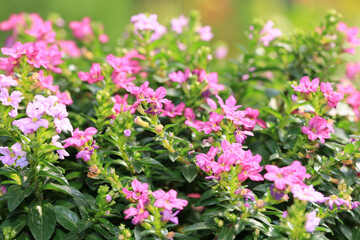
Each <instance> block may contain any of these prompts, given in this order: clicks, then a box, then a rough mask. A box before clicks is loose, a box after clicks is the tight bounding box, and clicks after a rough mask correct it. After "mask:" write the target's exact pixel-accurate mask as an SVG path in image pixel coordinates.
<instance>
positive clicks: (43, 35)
mask: <svg viewBox="0 0 360 240" xmlns="http://www.w3.org/2000/svg"><path fill="white" fill-rule="evenodd" d="M30 18H31V21H32V24H31V28H30V29H27V30H25V33H26V34H28V35H30V36H33V37H35V38H36V40H37V41H39V40H44V41H46V42H48V43H52V42H55V35H56V33H55V31H54V30H53V28H52V23H51V21H46V22H44V20H43V19H42V18H41V17H40V16H39V14H37V13H31V14H30Z"/></svg>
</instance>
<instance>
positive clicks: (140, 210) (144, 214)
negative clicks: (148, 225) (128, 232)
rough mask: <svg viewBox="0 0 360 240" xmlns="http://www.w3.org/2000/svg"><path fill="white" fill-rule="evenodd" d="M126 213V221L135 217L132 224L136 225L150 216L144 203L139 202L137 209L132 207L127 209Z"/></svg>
mask: <svg viewBox="0 0 360 240" xmlns="http://www.w3.org/2000/svg"><path fill="white" fill-rule="evenodd" d="M124 213H125V215H126V216H125V219H129V218H131V217H134V218H133V219H132V220H131V222H132V223H133V224H134V225H136V224H139V223H141V222H142V221H144V220H145V219H147V218H148V217H149V216H150V214H149V212H148V211H146V210H145V206H144V203H143V202H142V201H139V203H138V205H137V207H136V208H134V207H131V208H129V209H126V210H125V211H124Z"/></svg>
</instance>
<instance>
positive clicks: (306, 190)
mask: <svg viewBox="0 0 360 240" xmlns="http://www.w3.org/2000/svg"><path fill="white" fill-rule="evenodd" d="M291 192H292V194H293V195H294V197H295V198H298V199H300V200H303V201H309V202H323V200H324V195H323V194H322V193H320V192H318V191H316V190H315V189H314V187H313V185H310V186H306V185H305V186H300V185H299V184H295V185H294V186H292V188H291Z"/></svg>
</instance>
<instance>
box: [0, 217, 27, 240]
mask: <svg viewBox="0 0 360 240" xmlns="http://www.w3.org/2000/svg"><path fill="white" fill-rule="evenodd" d="M26 222H27V215H25V214H22V215H12V216H10V217H8V218H7V219H6V220H5V221H4V222H2V223H1V225H0V238H2V233H3V228H4V227H11V228H12V229H13V230H15V232H16V234H18V233H19V232H20V231H21V229H23V228H24V227H25V226H26Z"/></svg>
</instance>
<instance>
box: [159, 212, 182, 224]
mask: <svg viewBox="0 0 360 240" xmlns="http://www.w3.org/2000/svg"><path fill="white" fill-rule="evenodd" d="M179 212H180V210H177V211H175V212H174V213H172V212H171V211H168V210H164V211H162V212H160V214H161V221H163V222H168V221H170V222H172V223H174V224H176V225H177V224H179V219H178V218H177V217H176V215H178V213H179Z"/></svg>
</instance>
